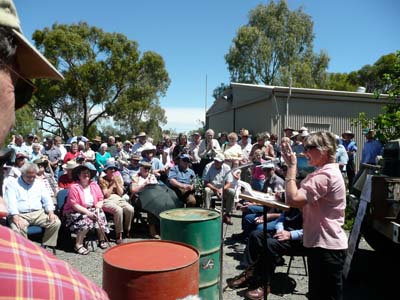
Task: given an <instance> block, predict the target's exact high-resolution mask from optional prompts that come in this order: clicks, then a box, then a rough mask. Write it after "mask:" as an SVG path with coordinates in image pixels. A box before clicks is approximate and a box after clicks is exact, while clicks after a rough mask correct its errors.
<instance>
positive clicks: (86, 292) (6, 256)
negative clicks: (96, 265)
mask: <svg viewBox="0 0 400 300" xmlns="http://www.w3.org/2000/svg"><path fill="white" fill-rule="evenodd" d="M0 282H1V284H0V295H1V299H58V300H64V299H65V300H70V299H80V300H86V299H87V300H89V299H109V298H108V296H107V294H106V293H105V292H104V291H103V290H102V289H101V288H99V287H98V286H96V285H95V284H94V283H93V282H91V281H90V280H89V279H87V278H86V277H84V276H83V275H82V274H80V273H79V272H78V271H77V270H75V269H74V268H72V267H71V266H70V265H69V264H68V263H66V262H64V261H62V260H59V259H57V258H56V257H55V256H53V255H51V254H50V253H48V252H47V251H46V250H43V249H42V248H40V247H39V246H38V245H36V244H34V243H32V242H30V241H29V240H27V239H25V238H24V237H23V236H22V235H20V234H18V233H14V232H13V231H12V230H10V229H9V228H6V227H4V226H0Z"/></svg>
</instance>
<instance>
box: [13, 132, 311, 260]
mask: <svg viewBox="0 0 400 300" xmlns="http://www.w3.org/2000/svg"><path fill="white" fill-rule="evenodd" d="M287 132H288V134H290V138H291V140H293V133H290V131H289V130H288V129H287V130H285V134H286V133H287ZM306 134H307V132H305V133H304V134H302V135H301V136H302V137H303V136H306ZM32 136H34V135H32V134H30V135H28V136H27V141H25V142H24V139H23V137H22V136H21V135H17V136H15V137H14V138H13V140H12V141H11V143H10V145H9V147H12V148H13V149H14V150H15V151H16V152H17V159H16V163H15V164H17V165H15V166H12V167H11V168H16V172H9V175H10V176H13V177H14V178H18V177H19V175H18V169H19V168H20V167H21V166H22V165H23V163H24V162H28V161H29V160H30V159H32V157H35V159H36V162H37V165H38V167H39V172H38V174H37V180H41V181H42V182H43V183H44V185H45V186H46V190H47V191H48V192H49V194H50V198H51V199H52V202H53V203H55V199H56V196H57V193H58V191H59V190H62V189H67V190H70V189H71V187H72V186H73V185H74V184H76V183H77V182H78V181H79V180H78V177H77V176H76V175H75V176H74V170H75V168H76V167H78V166H82V164H85V163H89V164H91V165H93V166H94V167H95V168H96V171H97V172H96V176H94V177H93V178H92V179H91V181H93V182H96V184H98V185H99V186H100V190H101V192H102V193H101V194H102V199H101V200H100V199H98V201H99V202H101V203H102V209H104V211H105V212H107V213H109V215H110V216H112V219H113V222H114V226H115V230H116V234H115V241H116V243H121V242H122V241H123V240H124V238H127V237H130V236H131V232H130V231H131V223H132V219H133V216H134V207H135V206H136V202H135V198H137V195H138V194H139V192H140V191H141V190H142V189H143V188H144V187H145V185H146V184H148V183H151V184H160V185H166V186H167V187H169V188H171V189H172V190H173V191H175V192H176V194H177V197H178V198H179V199H180V201H181V202H182V203H183V205H184V206H186V207H194V206H197V207H204V208H212V207H213V202H214V201H215V200H214V199H215V198H216V199H219V200H221V201H224V206H223V207H224V211H223V220H224V222H225V223H227V224H232V220H231V214H232V212H233V210H234V209H235V208H237V209H241V211H242V212H243V222H242V223H243V232H244V233H245V234H244V235H245V236H246V237H248V234H249V229H248V228H251V229H253V228H257V227H258V228H259V227H260V224H262V222H263V220H262V219H261V218H260V215H261V209H260V207H259V206H257V205H251V203H248V202H244V201H240V202H239V203H238V200H239V199H238V196H237V195H238V191H237V185H236V184H235V182H237V180H238V179H240V180H243V181H246V182H248V183H249V184H251V186H252V187H253V189H254V190H258V191H263V192H268V191H269V190H272V191H273V192H277V191H278V190H280V189H283V183H282V179H280V178H281V177H282V175H283V174H282V173H281V172H282V170H281V168H279V167H278V165H277V164H276V162H274V163H271V159H274V158H275V155H278V154H279V145H277V143H276V142H277V141H276V137H277V136H276V135H275V134H272V135H269V134H268V133H259V134H257V135H255V137H256V138H255V139H254V141H255V143H254V144H252V140H251V136H250V133H249V131H248V130H246V129H241V130H240V132H239V134H237V133H235V132H230V133H226V134H225V135H224V134H222V136H221V134H219V135H218V134H215V132H214V131H213V130H212V129H208V130H207V131H206V132H205V133H204V138H202V135H201V134H200V133H199V132H194V133H193V134H192V135H191V136H187V135H186V134H183V133H182V134H179V135H178V137H177V138H176V140H175V141H174V139H172V138H171V137H170V136H165V137H163V139H162V141H160V143H158V147H156V146H155V145H154V144H153V143H152V139H150V137H149V136H148V135H147V134H146V133H145V132H140V133H139V134H138V135H137V136H135V137H134V138H132V139H131V141H129V140H126V141H125V142H123V143H122V142H121V141H119V140H116V139H115V137H112V136H110V137H108V138H107V142H103V143H102V139H101V137H99V136H96V137H95V138H94V139H92V140H88V139H86V140H85V142H83V141H80V140H79V137H78V140H76V141H74V142H72V143H71V145H69V147H68V150H66V149H65V147H62V148H61V146H62V145H60V141H61V139H60V138H59V137H55V138H47V139H46V140H45V141H44V142H43V143H40V141H39V140H38V139H36V140H33V139H32ZM270 137H272V139H273V141H271V142H269V138H270ZM288 139H289V138H288ZM28 140H29V141H28ZM31 140H32V141H31ZM55 141H57V143H55ZM297 143H299V144H301V140H300V142H297ZM56 144H57V145H56ZM38 148H39V149H40V151H39V152H38ZM19 161H21V162H19ZM143 162H144V163H146V164H143ZM266 162H269V163H267V165H265V163H266ZM249 163H252V166H246V165H248V164H249ZM244 165H245V168H243V169H240V170H241V172H240V178H238V179H235V177H234V176H232V172H231V170H232V169H233V168H236V167H242V166H244ZM260 165H262V166H263V167H260ZM149 166H150V169H149ZM268 166H269V167H268ZM271 166H273V167H271ZM147 171H149V174H150V175H151V180H150V179H146V178H148V175H147V174H146V172H147ZM15 173H17V175H15ZM51 177H54V180H51V179H50V178H51ZM153 177H154V178H153ZM154 179H155V180H154ZM279 179H280V180H279ZM199 182H200V184H198V183H199ZM54 183H56V184H54ZM199 189H201V190H200V191H199ZM88 195H89V194H88ZM199 195H200V196H199ZM68 201H70V198H69V197H68V198H67V202H68ZM89 203H90V204H91V205H92V204H93V202H92V199H90V201H89ZM92 206H93V207H94V205H92ZM277 213H279V212H277ZM106 215H107V214H106ZM272 216H273V215H272V214H271V218H272ZM89 219H90V218H89ZM151 219H152V218H151V217H150V220H151ZM150 223H152V222H150ZM106 227H107V226H106ZM107 228H108V227H107ZM75 231H76V229H75ZM149 232H150V233H151V234H150V235H151V236H153V237H154V236H157V232H156V230H155V229H154V226H153V224H150V229H149ZM75 233H76V232H75ZM80 247H81V244H80V243H79V244H77V245H76V248H77V249H80ZM77 251H78V250H77ZM79 252H85V253H86V251H84V250H79Z"/></svg>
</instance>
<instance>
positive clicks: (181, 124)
mask: <svg viewBox="0 0 400 300" xmlns="http://www.w3.org/2000/svg"><path fill="white" fill-rule="evenodd" d="M164 109H165V114H166V116H167V121H168V123H167V124H166V125H164V126H163V127H162V128H163V129H165V130H167V129H174V130H176V131H177V132H188V131H190V130H195V129H198V128H199V127H202V123H201V122H204V119H205V112H204V108H199V107H191V108H190V107H187V108H172V107H164Z"/></svg>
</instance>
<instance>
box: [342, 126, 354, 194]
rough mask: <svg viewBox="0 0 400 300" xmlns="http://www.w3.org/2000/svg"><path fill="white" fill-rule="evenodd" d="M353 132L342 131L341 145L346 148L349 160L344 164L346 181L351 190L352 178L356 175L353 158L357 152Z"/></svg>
mask: <svg viewBox="0 0 400 300" xmlns="http://www.w3.org/2000/svg"><path fill="white" fill-rule="evenodd" d="M353 138H354V133H353V132H351V131H350V130H346V131H345V132H343V133H342V145H343V147H344V148H345V149H346V152H347V156H348V157H349V160H348V161H347V165H346V174H347V181H348V188H349V190H351V188H352V186H353V180H354V177H355V175H356V166H355V163H354V160H355V158H356V152H357V143H356V142H355V141H354V140H353Z"/></svg>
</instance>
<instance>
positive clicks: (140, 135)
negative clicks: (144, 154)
mask: <svg viewBox="0 0 400 300" xmlns="http://www.w3.org/2000/svg"><path fill="white" fill-rule="evenodd" d="M143 136H147V134H146V132H144V131H141V132H139V134H138V135H137V136H136V138H138V137H143Z"/></svg>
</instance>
